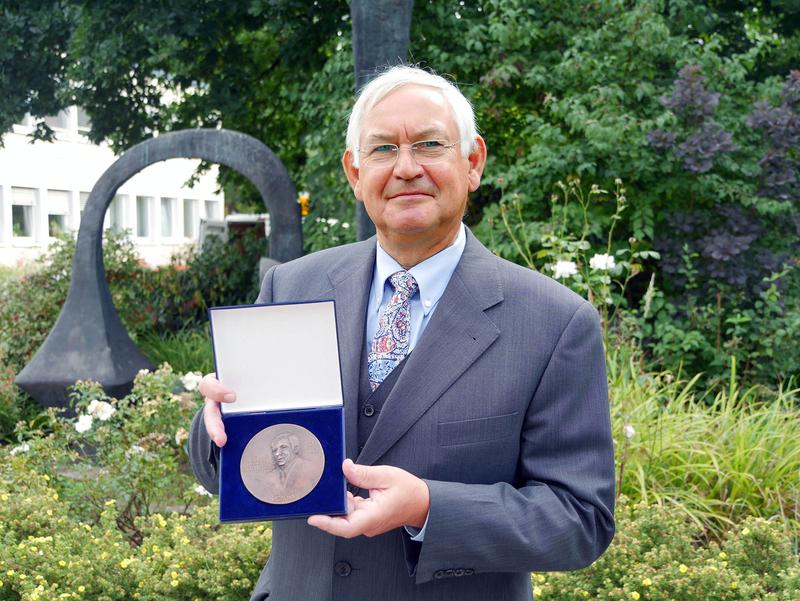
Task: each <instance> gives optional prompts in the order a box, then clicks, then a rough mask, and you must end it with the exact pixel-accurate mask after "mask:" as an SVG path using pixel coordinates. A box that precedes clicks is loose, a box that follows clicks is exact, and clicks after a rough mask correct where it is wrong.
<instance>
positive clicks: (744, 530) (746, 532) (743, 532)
mask: <svg viewBox="0 0 800 601" xmlns="http://www.w3.org/2000/svg"><path fill="white" fill-rule="evenodd" d="M4 500H5V499H4ZM748 534H750V528H745V529H743V530H742V536H747V535H748Z"/></svg>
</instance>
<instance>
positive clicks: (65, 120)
mask: <svg viewBox="0 0 800 601" xmlns="http://www.w3.org/2000/svg"><path fill="white" fill-rule="evenodd" d="M44 122H45V123H47V125H49V126H50V127H51V128H52V129H68V128H69V115H68V114H67V111H58V115H50V116H48V117H45V118H44Z"/></svg>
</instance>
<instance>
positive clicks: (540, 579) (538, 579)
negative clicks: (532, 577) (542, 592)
mask: <svg viewBox="0 0 800 601" xmlns="http://www.w3.org/2000/svg"><path fill="white" fill-rule="evenodd" d="M545 580H546V578H545V577H544V576H543V575H541V574H537V575H536V582H538V583H540V584H541V583H542V582H544V581H545Z"/></svg>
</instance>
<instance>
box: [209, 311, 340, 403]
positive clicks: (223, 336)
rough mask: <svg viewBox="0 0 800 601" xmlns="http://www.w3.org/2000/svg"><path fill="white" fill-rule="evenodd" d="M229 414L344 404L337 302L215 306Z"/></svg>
mask: <svg viewBox="0 0 800 601" xmlns="http://www.w3.org/2000/svg"><path fill="white" fill-rule="evenodd" d="M209 320H210V322H211V338H212V343H213V346H214V364H215V365H216V370H217V378H218V379H219V380H220V381H221V382H222V383H223V384H225V385H226V386H227V387H229V388H231V389H233V390H234V391H236V402H235V403H223V404H222V412H223V413H225V414H232V413H244V412H257V411H278V410H287V409H302V408H312V407H328V406H337V405H339V406H340V405H342V404H343V399H342V380H341V373H340V369H339V344H338V340H337V337H336V313H335V310H334V302H333V301H332V300H324V301H315V302H303V303H283V304H270V305H243V306H238V307H213V308H211V309H209Z"/></svg>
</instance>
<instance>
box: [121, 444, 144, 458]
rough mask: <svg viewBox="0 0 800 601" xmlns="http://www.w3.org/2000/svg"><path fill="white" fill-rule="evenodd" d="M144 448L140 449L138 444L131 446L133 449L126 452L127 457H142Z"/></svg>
mask: <svg viewBox="0 0 800 601" xmlns="http://www.w3.org/2000/svg"><path fill="white" fill-rule="evenodd" d="M144 452H145V451H144V447H140V446H139V445H138V444H134V445H131V447H130V448H129V449H128V450H127V451H125V456H126V457H130V456H131V455H142V454H143V453H144Z"/></svg>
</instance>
